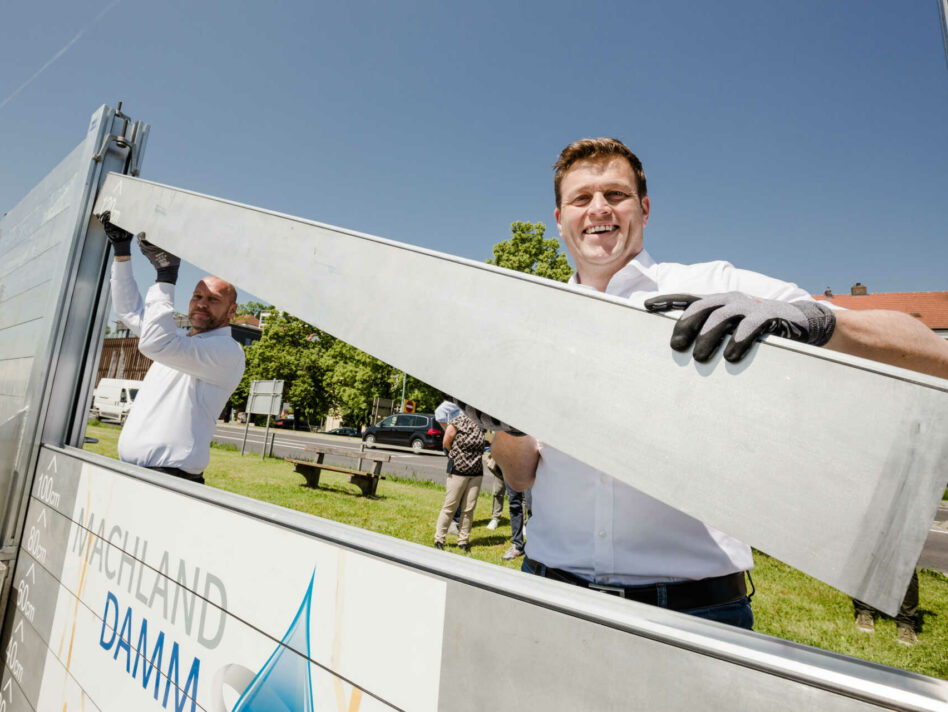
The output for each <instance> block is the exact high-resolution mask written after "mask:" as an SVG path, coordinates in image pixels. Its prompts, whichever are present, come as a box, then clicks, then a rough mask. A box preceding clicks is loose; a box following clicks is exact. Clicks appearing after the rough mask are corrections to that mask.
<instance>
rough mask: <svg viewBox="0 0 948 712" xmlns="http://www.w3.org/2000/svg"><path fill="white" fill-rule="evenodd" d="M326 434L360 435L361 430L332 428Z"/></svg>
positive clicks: (355, 436)
mask: <svg viewBox="0 0 948 712" xmlns="http://www.w3.org/2000/svg"><path fill="white" fill-rule="evenodd" d="M325 434H326V435H348V436H349V437H350V438H357V437H359V431H358V430H356V429H355V428H333V429H332V430H327V431H326V433H325Z"/></svg>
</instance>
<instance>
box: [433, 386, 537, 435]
mask: <svg viewBox="0 0 948 712" xmlns="http://www.w3.org/2000/svg"><path fill="white" fill-rule="evenodd" d="M444 399H445V400H449V401H451V402H452V403H454V405H456V406H457V407H458V408H460V409H461V410H462V411H464V415H466V416H467V417H468V418H470V419H471V420H473V421H474V422H475V423H477V424H478V425H480V426H481V427H482V428H484V430H493V431H494V432H497V433H507V434H509V435H513V436H516V437H520V436H522V435H526V433H523V432H521V431H519V430H517V429H516V428H515V427H513V426H511V425H507V423H505V422H504V421H502V420H497V418H495V417H493V416H491V415H488V414H487V413H485V412H484V411H482V410H478V409H477V408H475V407H474V406H470V405H468V404H467V403H464V402H463V401H459V400H458V399H457V398H452V397H451V396H449V395H445V397H444Z"/></svg>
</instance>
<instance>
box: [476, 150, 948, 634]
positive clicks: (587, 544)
mask: <svg viewBox="0 0 948 712" xmlns="http://www.w3.org/2000/svg"><path fill="white" fill-rule="evenodd" d="M554 170H555V176H554V193H555V197H556V210H555V213H554V214H555V216H556V224H557V226H558V227H559V231H560V236H561V237H562V238H563V241H564V242H565V244H566V248H567V250H568V251H569V253H570V255H571V256H572V258H573V261H574V263H575V264H576V273H575V274H574V275H573V276H572V278H571V280H570V283H571V284H573V285H576V286H579V287H582V288H586V289H594V290H596V291H600V292H606V293H607V294H611V295H614V296H617V297H624V298H627V299H629V300H630V301H631V302H633V303H635V304H638V305H644V306H645V307H647V308H648V309H650V310H653V311H665V310H668V309H676V308H685V307H687V308H686V310H685V312H684V314H683V315H682V318H681V319H680V320H679V321H678V322H677V324H676V326H675V329H674V333H673V336H672V341H671V346H672V348H674V349H676V350H686V349H688V348H690V347H691V346H692V344H693V345H694V351H693V357H694V358H695V359H696V360H698V361H707V360H708V359H710V358H711V357H712V356H713V355H714V353H715V352H716V351H717V350H718V348H719V347H720V346H721V345H722V344H723V343H724V341H725V340H727V347H726V348H725V350H724V358H725V359H727V360H729V361H739V360H741V359H742V358H743V357H744V356H745V355H746V354H747V353H748V352H749V349H750V348H751V346H752V345H753V343H754V341H755V340H756V339H757V338H758V337H759V336H760V335H761V334H763V333H773V334H777V335H780V336H785V337H787V338H791V339H794V340H797V341H804V342H807V343H811V344H815V345H819V346H824V345H825V346H826V347H827V348H832V349H836V350H839V351H845V352H847V353H851V354H855V355H858V356H863V357H866V358H872V359H875V360H878V361H883V362H886V363H891V364H895V365H899V366H903V367H905V368H912V369H915V370H917V371H922V372H925V373H929V374H932V375H937V376H941V377H942V378H946V377H948V342H945V341H944V340H942V339H940V338H939V337H938V336H936V335H935V334H934V332H932V331H930V330H929V329H926V328H925V327H924V326H923V325H921V324H920V323H918V322H917V321H916V320H914V319H912V318H911V317H910V316H908V315H907V314H902V313H899V312H887V311H834V310H832V309H830V308H829V307H827V306H826V305H825V304H824V303H823V302H816V301H815V300H813V299H812V298H811V297H810V295H809V294H807V293H806V292H805V291H804V290H802V289H800V288H799V287H797V286H796V285H795V284H791V283H789V282H782V281H780V280H776V279H772V278H770V277H766V276H764V275H761V274H757V273H755V272H750V271H747V270H742V269H737V268H736V267H734V266H733V265H731V264H730V263H728V262H708V263H704V264H695V265H684V264H676V263H658V262H655V261H654V260H653V259H652V258H651V257H650V256H649V254H648V253H647V252H646V251H645V250H644V249H643V234H644V230H645V226H646V224H647V223H648V219H649V213H650V210H651V203H650V201H649V197H648V192H647V186H646V180H645V172H644V170H643V169H642V163H641V162H640V161H639V159H638V158H637V157H636V156H635V154H634V153H632V152H631V151H630V150H629V149H628V148H627V147H626V146H625V145H624V144H622V143H621V142H620V141H617V140H616V139H610V138H600V139H583V140H581V141H576V142H574V143H571V144H570V145H569V146H567V147H566V148H565V149H563V152H562V153H561V154H560V157H559V160H557V162H556V163H555V164H554ZM695 295H704V296H700V297H699V296H695ZM728 336H730V338H728ZM585 347H586V348H589V349H594V348H595V347H596V345H595V344H587V345H585ZM603 405H605V404H603ZM470 410H471V409H469V408H467V409H466V412H468V414H469V415H470V414H471V412H470ZM474 415H475V416H481V422H482V423H483V424H485V426H486V427H491V428H494V429H495V430H501V431H502V430H505V429H506V430H512V429H509V428H508V427H507V426H505V425H504V424H502V423H498V422H497V421H495V420H493V419H490V418H489V416H483V414H480V413H477V412H476V411H474ZM642 417H643V418H647V417H649V413H642ZM682 437H688V434H687V433H683V434H682ZM491 451H492V452H493V454H494V458H495V459H496V461H497V463H498V464H499V465H500V467H501V468H502V469H503V471H504V475H505V477H506V480H507V483H508V485H510V486H511V487H512V488H513V489H515V490H518V491H524V490H526V489H528V488H530V487H533V517H532V518H531V520H530V524H529V527H528V534H529V537H528V539H527V550H526V556H525V557H524V563H523V566H522V568H523V570H524V571H527V572H529V573H533V574H537V575H540V576H546V577H549V578H553V579H556V580H560V581H564V582H567V583H571V584H575V585H577V586H583V587H587V588H591V589H595V590H599V591H603V592H605V593H610V594H614V595H619V596H622V597H624V598H631V599H633V600H637V601H642V602H646V603H650V604H653V605H658V606H662V607H666V608H672V609H676V610H679V611H682V612H685V613H690V614H692V615H697V616H701V617H704V618H709V619H712V620H717V621H722V622H725V623H730V624H732V625H737V626H741V627H745V628H750V627H752V625H753V613H752V611H751V606H750V599H749V597H748V595H747V586H746V582H745V572H749V570H750V569H751V568H752V566H753V558H752V556H751V550H750V548H749V547H748V546H747V545H746V544H743V543H742V542H740V541H738V540H737V539H734V538H733V537H730V536H728V535H727V534H725V533H724V532H721V531H718V530H716V529H714V528H712V527H709V526H707V525H705V524H703V523H702V522H700V521H698V520H697V519H694V518H692V517H689V516H687V515H685V514H683V513H681V512H679V511H677V510H675V509H672V508H671V507H668V506H666V505H665V504H662V503H661V502H659V501H658V500H655V499H652V498H651V497H649V496H647V495H646V494H644V493H642V492H640V491H639V490H637V489H635V488H633V487H630V486H629V485H626V484H624V483H622V482H619V481H618V480H615V479H613V478H612V477H610V476H609V475H608V474H606V473H604V472H599V471H597V470H594V469H593V468H591V467H589V466H587V465H585V464H584V463H582V462H579V461H578V460H575V459H573V458H571V457H569V456H568V455H566V454H565V453H562V452H560V451H559V450H556V449H555V448H553V447H550V446H549V445H546V444H544V443H542V442H538V441H537V440H535V439H534V438H532V437H530V436H529V435H523V434H519V433H517V431H512V432H498V433H497V434H496V436H495V438H494V442H493V445H492V446H491ZM628 457H629V458H630V460H631V461H632V462H634V461H635V458H636V453H635V452H629V453H628ZM694 475H695V476H696V477H700V476H701V473H700V472H696V473H694Z"/></svg>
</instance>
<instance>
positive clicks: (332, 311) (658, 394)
mask: <svg viewBox="0 0 948 712" xmlns="http://www.w3.org/2000/svg"><path fill="white" fill-rule="evenodd" d="M105 210H110V211H111V213H112V218H111V219H112V221H113V222H115V223H117V224H119V225H120V226H122V227H124V228H125V229H126V230H129V231H131V232H134V233H137V232H145V233H146V235H147V237H148V239H149V240H150V241H152V242H154V243H156V244H158V245H160V246H162V247H164V248H166V249H168V250H170V251H171V252H173V253H175V254H177V255H180V256H181V257H182V258H183V259H186V260H188V261H189V262H192V263H193V264H196V265H199V266H200V267H202V268H203V269H206V270H208V271H209V272H210V273H212V274H216V275H218V276H220V277H222V278H224V279H227V280H229V281H232V282H234V283H236V284H239V285H240V286H241V287H242V288H244V289H246V290H248V291H249V292H251V293H253V294H256V295H258V296H259V297H261V298H263V299H265V300H268V301H270V302H271V303H272V304H274V305H276V306H278V307H279V308H281V309H284V310H286V311H288V312H290V313H292V314H294V315H295V316H297V317H300V318H301V319H304V320H306V321H308V322H310V323H311V324H313V325H315V326H316V327H318V328H320V329H323V330H325V331H327V332H329V333H330V334H332V335H334V336H336V337H338V338H341V339H343V340H344V341H346V342H348V343H350V344H352V345H354V346H356V347H357V348H359V349H362V350H363V351H366V352H367V353H369V354H371V355H373V356H375V357H377V358H379V359H381V360H383V361H385V362H387V363H390V364H392V365H393V366H395V367H397V368H399V369H401V370H404V371H407V372H408V373H411V374H412V375H413V376H415V377H417V378H419V379H421V380H422V381H425V382H426V383H429V384H431V385H433V386H436V387H438V388H440V389H442V390H443V391H445V392H446V393H450V394H451V395H453V396H455V397H456V398H459V399H460V400H462V401H465V402H467V403H470V404H472V405H474V406H475V407H477V408H479V409H481V410H484V411H486V412H488V413H490V414H491V415H493V416H495V417H497V418H500V419H501V420H503V421H505V422H507V423H511V424H512V425H514V426H516V427H518V428H520V429H521V430H523V431H525V432H527V433H530V434H531V435H534V436H536V437H537V438H539V439H540V440H542V441H543V442H545V443H549V444H551V445H553V446H555V447H557V448H559V449H560V450H562V451H564V452H566V453H567V454H569V455H571V456H573V457H575V458H576V459H578V460H580V461H582V462H585V463H587V464H589V465H592V466H593V467H595V468H596V469H598V470H601V471H603V472H606V473H608V474H609V475H612V476H613V477H616V478H618V479H620V480H622V481H624V482H627V483H629V484H631V485H632V486H634V487H636V488H638V489H640V490H642V491H643V492H645V493H646V494H649V495H651V496H652V497H655V498H656V499H658V500H661V501H662V502H664V503H666V504H668V505H670V506H672V507H674V508H676V509H679V510H681V511H683V512H685V513H687V514H690V515H691V516H693V517H695V518H697V519H699V520H701V521H703V522H705V523H707V524H710V525H712V526H714V527H717V528H718V529H721V530H723V531H725V532H727V533H728V534H731V535H732V536H735V537H737V538H739V539H741V540H742V541H745V542H747V543H748V544H751V545H753V546H755V547H757V548H759V549H761V550H763V551H765V552H767V553H769V554H771V555H773V556H776V557H777V558H779V559H781V560H783V561H785V562H786V563H788V564H790V565H792V566H795V567H796V568H798V569H800V570H802V571H805V572H806V573H808V574H811V575H813V576H815V577H817V578H819V579H821V580H823V581H825V582H827V583H829V584H831V585H832V586H835V587H836V588H838V589H840V590H842V591H845V592H846V593H848V594H850V595H852V596H855V597H856V598H859V599H860V600H863V601H866V602H867V603H870V604H872V605H873V606H876V607H877V608H879V609H881V610H884V611H886V612H888V613H893V614H894V613H895V611H896V610H897V609H898V607H899V604H900V602H901V600H902V595H903V593H904V592H905V588H906V585H907V583H908V580H909V578H910V576H911V574H912V571H913V570H914V567H915V563H916V561H917V560H918V554H919V552H920V551H921V548H922V546H923V544H924V541H925V537H926V534H927V532H928V528H929V526H930V524H931V522H932V519H933V517H934V514H935V511H936V508H937V506H938V502H939V501H940V499H941V494H942V492H943V491H944V486H945V462H948V381H946V380H943V379H939V378H934V377H929V376H925V375H921V374H918V373H915V372H912V371H907V370H904V369H900V368H896V367H891V366H886V365H883V364H879V363H876V362H872V361H867V360H864V359H859V358H856V357H851V356H847V355H845V354H838V353H835V352H831V351H829V350H826V349H819V348H815V347H811V346H807V345H805V344H797V343H795V342H791V341H788V340H786V339H778V338H774V337H771V338H768V339H766V340H765V341H764V342H762V343H760V344H758V345H757V346H755V347H754V349H753V350H752V351H751V354H750V355H749V356H748V357H747V358H746V359H745V360H744V361H742V362H741V363H739V364H729V363H727V362H725V361H724V360H723V358H722V355H721V353H720V352H719V353H718V354H717V356H716V357H715V359H714V360H712V361H711V362H710V363H705V364H702V363H697V362H695V361H694V360H693V359H692V358H691V356H690V354H687V353H685V354H682V353H676V352H673V351H672V350H671V349H670V348H669V346H668V343H669V337H670V334H671V329H672V326H673V323H674V322H673V321H672V319H670V318H668V317H666V316H664V315H655V314H649V313H647V312H646V311H645V310H644V309H643V308H641V306H637V305H635V304H630V303H629V301H628V300H623V299H617V298H614V297H611V296H608V295H603V294H599V293H594V292H591V291H589V290H585V289H581V288H576V287H571V286H568V285H564V284H560V283H555V282H551V281H549V280H544V279H540V278H537V277H533V276H530V275H524V274H521V273H517V272H511V271H509V270H505V269H501V268H498V267H493V266H490V265H486V264H483V263H478V262H474V261H471V260H464V259H460V258H457V257H452V256H450V255H445V254H441V253H437V252H433V251H430V250H424V249H420V248H416V247H412V246H410V245H404V244H399V243H396V242H392V241H390V240H385V239H382V238H378V237H373V236H370V235H364V234H360V233H355V232H352V231H349V230H344V229H342V228H338V227H333V226H329V225H323V224H320V223H316V222H312V221H309V220H304V219H301V218H297V217H292V216H288V215H281V214H278V213H274V212H270V211H267V210H264V209H261V208H256V207H251V206H246V205H241V204H238V203H234V202H230V201H227V200H223V199H220V198H214V197H210V196H204V195H200V194H197V193H193V192H190V191H186V190H182V189H179V188H174V187H170V186H163V185H159V184H157V183H151V182H148V181H145V180H141V179H136V178H130V177H127V176H121V175H110V176H108V177H107V178H106V181H105V183H104V185H103V188H102V191H101V193H100V195H99V198H98V201H97V203H96V211H97V212H102V211H105ZM264 258H265V262H266V264H267V265H269V267H268V268H267V269H260V264H261V261H262V260H264ZM393 284H411V285H412V288H413V290H414V293H415V294H417V295H418V297H419V299H421V300H423V301H424V303H425V304H426V312H425V324H424V327H423V328H410V329H409V328H408V325H407V324H406V323H405V320H404V310H403V306H402V305H401V304H400V303H399V302H398V300H393V299H391V285H393ZM287 285H292V286H293V288H292V289H287ZM444 295H450V296H448V297H446V298H445V297H444ZM426 297H427V298H426ZM448 333H450V334H456V335H463V337H461V336H458V337H457V338H451V339H446V338H444V335H445V334H448ZM603 374H608V377H605V376H604V375H603ZM576 423H595V424H596V426H595V427H589V428H582V427H576Z"/></svg>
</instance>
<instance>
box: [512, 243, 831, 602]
mask: <svg viewBox="0 0 948 712" xmlns="http://www.w3.org/2000/svg"><path fill="white" fill-rule="evenodd" d="M570 284H574V285H575V284H576V275H573V277H572V278H571V279H570ZM582 286H583V285H577V287H580V288H582ZM605 291H606V293H607V294H611V295H614V296H618V297H627V298H628V299H629V300H630V301H631V302H633V303H634V304H636V305H638V306H642V304H643V302H644V301H645V300H646V299H648V298H649V297H653V296H656V295H659V294H673V293H687V294H698V295H702V294H714V293H719V292H730V291H739V292H745V293H747V294H751V295H754V296H757V297H761V298H765V299H778V300H782V301H797V300H801V299H812V297H811V296H810V295H809V294H807V293H806V292H805V291H804V290H802V289H800V288H799V287H797V286H796V285H795V284H791V283H788V282H782V281H780V280H776V279H772V278H770V277H765V276H764V275H761V274H757V273H755V272H749V271H747V270H742V269H737V268H736V267H734V266H733V265H731V264H729V263H728V262H706V263H703V264H695V265H682V264H674V263H656V262H655V261H654V260H653V259H652V258H651V257H650V256H649V255H648V253H646V252H645V251H644V250H643V251H642V252H640V253H639V255H638V256H637V257H636V258H635V259H634V260H632V261H631V262H630V263H629V264H628V265H626V266H625V267H623V268H622V270H620V271H619V272H617V273H616V274H615V275H614V276H613V277H612V279H611V280H610V282H609V284H608V285H607V287H606V290H605ZM669 350H670V347H669ZM669 358H671V355H669ZM643 415H646V414H643ZM539 449H540V460H539V464H538V466H537V476H536V482H535V483H534V486H533V517H532V518H531V519H530V521H529V524H528V525H527V555H528V556H529V557H530V558H531V559H534V560H536V561H539V562H541V563H543V564H546V565H547V566H550V567H553V568H558V569H564V570H566V571H570V572H572V573H574V574H577V575H579V576H582V577H583V578H586V579H587V580H593V581H596V582H598V583H604V584H620V585H638V584H648V583H656V582H662V581H677V580H684V579H702V578H708V577H712V576H723V575H725V574H731V573H736V572H739V571H746V570H748V569H750V568H752V567H753V565H754V561H753V558H752V556H751V551H750V548H749V547H748V546H747V545H746V544H744V543H742V542H740V541H738V540H737V539H734V538H733V537H730V536H728V535H727V534H725V533H724V532H721V531H719V530H717V529H714V528H712V527H709V526H706V525H705V524H702V523H701V522H700V521H698V520H697V519H694V518H693V517H690V516H688V515H686V514H683V513H682V512H679V511H678V510H676V509H673V508H672V507H669V506H668V505H665V504H662V503H661V502H659V501H658V500H656V499H653V498H652V497H649V496H648V495H646V494H644V493H643V492H640V491H639V490H637V489H635V488H634V487H631V486H629V485H627V484H625V483H623V482H620V481H618V480H616V479H614V478H612V477H610V476H608V475H607V474H605V473H603V472H600V471H598V470H595V469H593V468H592V467H589V466H588V465H585V464H583V463H582V462H580V461H578V460H576V459H574V458H572V457H570V456H568V455H566V454H565V453H562V452H560V451H559V450H557V449H556V448H553V447H551V446H549V445H545V444H543V443H539ZM628 456H629V458H631V459H633V460H634V458H635V453H634V452H630V453H628ZM701 474H702V473H700V472H695V473H694V475H695V477H700V476H701Z"/></svg>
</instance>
